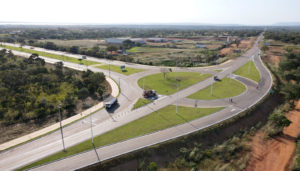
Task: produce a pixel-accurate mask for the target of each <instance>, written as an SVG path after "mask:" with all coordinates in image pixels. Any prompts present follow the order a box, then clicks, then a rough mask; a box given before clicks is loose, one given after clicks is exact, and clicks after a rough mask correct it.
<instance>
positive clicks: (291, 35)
mask: <svg viewBox="0 0 300 171" xmlns="http://www.w3.org/2000/svg"><path fill="white" fill-rule="evenodd" d="M264 36H265V38H266V39H273V40H277V41H282V42H285V43H293V44H300V32H299V30H298V31H287V30H272V31H267V32H266V33H265V35H264Z"/></svg>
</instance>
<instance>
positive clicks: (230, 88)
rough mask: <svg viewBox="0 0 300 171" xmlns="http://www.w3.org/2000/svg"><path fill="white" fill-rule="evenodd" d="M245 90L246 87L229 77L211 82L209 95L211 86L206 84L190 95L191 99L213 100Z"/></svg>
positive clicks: (235, 94)
mask: <svg viewBox="0 0 300 171" xmlns="http://www.w3.org/2000/svg"><path fill="white" fill-rule="evenodd" d="M245 90H246V87H245V86H244V85H243V84H242V83H240V82H238V81H236V80H234V79H230V78H224V79H222V81H220V82H215V83H214V84H213V95H211V86H208V87H206V88H204V89H202V90H200V91H198V92H196V93H194V94H192V95H190V96H188V98H191V99H201V100H215V99H224V98H228V97H233V96H237V95H239V94H241V93H242V92H244V91H245Z"/></svg>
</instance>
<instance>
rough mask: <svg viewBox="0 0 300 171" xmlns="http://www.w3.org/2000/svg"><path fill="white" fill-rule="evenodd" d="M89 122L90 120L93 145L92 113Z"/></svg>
mask: <svg viewBox="0 0 300 171" xmlns="http://www.w3.org/2000/svg"><path fill="white" fill-rule="evenodd" d="M90 122H91V135H92V144H93V146H94V134H93V121H92V115H90Z"/></svg>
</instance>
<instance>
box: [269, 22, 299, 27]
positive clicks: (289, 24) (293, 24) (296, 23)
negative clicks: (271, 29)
mask: <svg viewBox="0 0 300 171" xmlns="http://www.w3.org/2000/svg"><path fill="white" fill-rule="evenodd" d="M273 25H274V26H300V22H280V23H275V24H273Z"/></svg>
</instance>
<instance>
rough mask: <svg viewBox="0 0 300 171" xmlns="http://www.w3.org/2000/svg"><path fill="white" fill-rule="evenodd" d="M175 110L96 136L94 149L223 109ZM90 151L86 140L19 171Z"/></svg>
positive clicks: (144, 118) (161, 110)
mask: <svg viewBox="0 0 300 171" xmlns="http://www.w3.org/2000/svg"><path fill="white" fill-rule="evenodd" d="M175 108H176V107H175V106H173V105H170V106H167V107H164V108H163V109H160V110H158V111H156V112H153V113H151V114H149V115H147V116H145V117H143V118H141V119H138V120H135V121H133V122H131V123H128V124H126V125H124V126H121V127H119V128H117V129H114V130H112V131H109V132H107V133H105V134H102V135H100V136H97V137H95V138H94V144H95V146H96V147H101V146H104V145H108V144H112V143H115V142H119V141H123V140H126V139H129V138H134V137H137V136H141V135H144V134H148V133H151V132H155V131H159V130H162V129H165V128H168V127H172V126H175V125H178V124H183V123H185V122H188V121H191V120H194V119H197V118H201V117H203V116H206V115H209V114H212V113H215V112H217V111H220V110H222V109H223V107H219V108H196V109H195V108H190V107H181V106H179V107H178V114H176V113H175ZM90 149H93V146H92V143H91V140H87V141H84V142H82V143H80V144H78V145H75V146H73V147H70V148H68V149H67V150H66V152H58V153H56V154H53V155H51V156H49V157H46V158H44V159H42V160H40V161H37V162H34V163H32V164H30V165H28V166H25V167H23V168H21V169H19V170H25V169H28V168H31V167H34V166H38V165H41V164H44V163H47V162H51V161H54V160H57V159H61V158H64V157H67V156H70V155H74V154H76V153H80V152H83V151H86V150H90Z"/></svg>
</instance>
